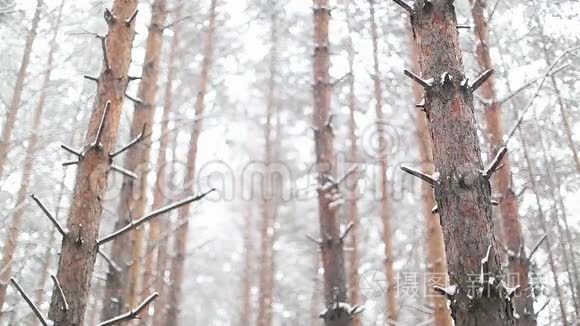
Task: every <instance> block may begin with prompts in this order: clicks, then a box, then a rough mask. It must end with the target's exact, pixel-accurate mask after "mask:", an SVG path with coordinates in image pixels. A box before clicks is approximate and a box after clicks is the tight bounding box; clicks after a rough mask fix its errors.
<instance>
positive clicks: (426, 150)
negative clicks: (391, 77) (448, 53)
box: [409, 42, 452, 326]
mask: <svg viewBox="0 0 580 326" xmlns="http://www.w3.org/2000/svg"><path fill="white" fill-rule="evenodd" d="M409 46H410V49H411V62H412V65H411V66H412V67H413V70H414V71H419V70H420V68H419V53H417V52H418V51H417V45H416V44H415V42H411V44H410V45H409ZM413 96H414V98H415V101H416V102H417V103H421V102H422V101H423V90H422V89H421V87H420V86H419V85H418V84H414V85H413ZM419 113H420V114H418V116H417V141H418V143H419V158H420V160H421V167H422V170H423V171H424V172H426V173H428V174H433V173H434V172H435V171H433V155H432V153H431V140H430V138H429V128H428V126H427V119H426V118H425V116H424V115H423V114H422V113H421V112H419ZM421 202H422V203H423V215H424V216H425V226H426V230H427V231H426V234H425V239H426V240H427V245H426V249H427V250H426V255H427V273H429V274H428V275H433V276H434V277H429V280H430V281H432V284H429V285H430V286H440V287H445V283H446V280H445V278H443V279H441V278H440V277H438V276H441V275H447V257H446V256H445V243H444V242H443V231H442V230H441V224H440V223H439V217H438V216H437V215H435V214H433V212H432V211H431V210H432V209H433V207H434V206H435V198H433V188H432V187H431V186H430V185H429V184H428V183H426V182H424V183H422V184H421ZM427 291H428V292H427V293H429V297H430V299H431V303H432V305H433V321H434V324H433V325H435V326H451V325H452V320H451V311H449V308H448V307H447V298H445V297H443V296H439V295H435V294H436V293H434V292H433V290H432V289H427Z"/></svg>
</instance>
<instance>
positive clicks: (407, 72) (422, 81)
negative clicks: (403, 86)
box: [404, 69, 433, 88]
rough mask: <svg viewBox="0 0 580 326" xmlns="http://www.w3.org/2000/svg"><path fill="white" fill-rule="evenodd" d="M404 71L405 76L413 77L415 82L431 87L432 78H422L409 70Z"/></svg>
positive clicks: (424, 86)
mask: <svg viewBox="0 0 580 326" xmlns="http://www.w3.org/2000/svg"><path fill="white" fill-rule="evenodd" d="M404 73H405V75H406V76H407V77H409V78H411V79H413V80H414V81H415V82H417V83H418V84H419V85H421V86H423V88H431V86H432V83H433V80H431V79H430V80H424V79H423V78H421V77H419V76H417V75H415V74H414V73H412V72H411V71H409V70H407V69H405V70H404Z"/></svg>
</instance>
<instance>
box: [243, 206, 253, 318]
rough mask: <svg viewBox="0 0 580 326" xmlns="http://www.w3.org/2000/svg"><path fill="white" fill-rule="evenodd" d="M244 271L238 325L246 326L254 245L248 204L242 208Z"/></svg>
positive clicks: (250, 316)
mask: <svg viewBox="0 0 580 326" xmlns="http://www.w3.org/2000/svg"><path fill="white" fill-rule="evenodd" d="M243 217H244V271H243V276H242V282H243V287H242V314H241V316H240V326H248V325H251V323H252V283H253V282H252V279H253V275H252V270H253V268H252V265H253V263H254V262H253V259H252V258H253V256H252V253H253V252H254V245H253V241H252V226H253V225H252V224H253V223H252V219H253V216H252V208H251V207H250V206H249V204H247V205H246V207H245V208H244V216H243Z"/></svg>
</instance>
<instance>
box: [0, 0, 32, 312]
mask: <svg viewBox="0 0 580 326" xmlns="http://www.w3.org/2000/svg"><path fill="white" fill-rule="evenodd" d="M41 9H42V1H41V0H37V1H36V10H35V12H34V18H32V26H31V28H30V31H29V32H28V34H27V35H26V41H25V43H24V54H23V56H22V62H21V63H20V69H19V70H18V74H17V75H16V83H15V84H14V93H12V99H11V100H10V106H9V107H8V112H7V114H6V120H5V121H4V127H3V128H2V138H0V177H1V176H2V174H3V173H4V165H5V164H6V158H7V156H8V151H9V150H10V143H11V138H12V130H13V129H14V125H15V123H16V116H17V114H18V109H20V100H21V99H22V91H23V90H24V79H25V78H26V70H27V69H28V64H29V63H30V55H31V54H32V45H33V44H34V40H35V39H36V34H37V29H38V23H39V22H40V11H41ZM4 291H5V290H4ZM0 295H1V293H0ZM3 301H4V299H2V298H0V308H1V307H2V304H1V303H3Z"/></svg>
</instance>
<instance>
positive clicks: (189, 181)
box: [165, 0, 217, 326]
mask: <svg viewBox="0 0 580 326" xmlns="http://www.w3.org/2000/svg"><path fill="white" fill-rule="evenodd" d="M216 6H217V0H211V4H210V9H209V25H208V30H207V34H206V40H205V47H204V50H203V60H202V64H201V73H200V77H199V85H198V89H197V98H196V101H195V117H194V119H195V122H194V124H193V131H192V134H191V138H190V141H189V151H188V153H187V167H186V168H187V171H186V173H185V179H184V188H185V189H188V190H189V189H191V188H193V184H194V180H195V179H194V178H195V172H196V171H195V169H196V159H197V146H198V140H199V136H200V135H201V131H202V128H203V114H204V109H205V105H204V100H205V94H206V92H207V86H208V83H209V72H210V69H211V65H212V61H213V49H214V34H215V28H216V22H215V21H216V14H217V13H216ZM189 212H190V209H189V206H184V207H182V208H181V209H179V212H178V222H177V223H179V224H181V223H183V225H182V226H181V227H180V228H179V229H178V230H177V234H176V237H175V256H174V258H173V259H172V262H171V278H172V282H171V286H170V289H169V307H168V312H167V320H166V323H165V325H168V326H175V325H177V321H178V318H179V305H180V301H181V299H182V296H183V295H182V287H183V279H184V275H183V273H184V270H185V255H186V250H187V238H188V227H189V223H188V219H189Z"/></svg>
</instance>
